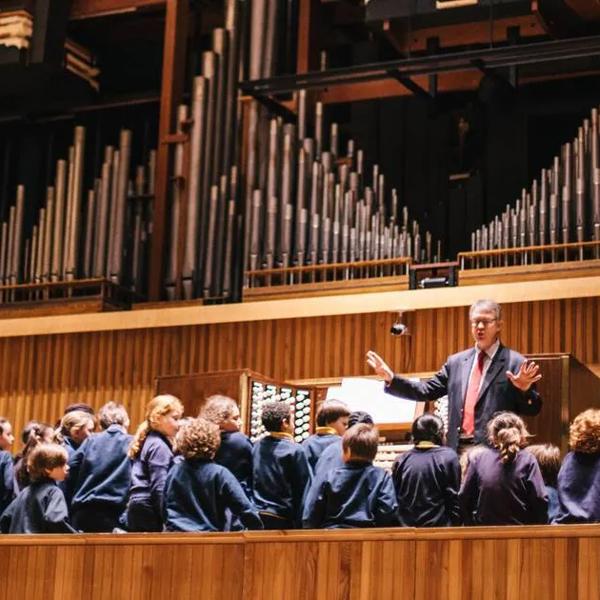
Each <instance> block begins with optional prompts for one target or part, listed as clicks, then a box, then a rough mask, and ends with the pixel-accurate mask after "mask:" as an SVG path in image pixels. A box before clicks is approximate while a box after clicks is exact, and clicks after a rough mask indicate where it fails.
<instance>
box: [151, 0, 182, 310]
mask: <svg viewBox="0 0 600 600" xmlns="http://www.w3.org/2000/svg"><path fill="white" fill-rule="evenodd" d="M189 18H190V17H189V6H188V0H168V1H167V13H166V16H165V37H164V49H163V67H162V90H161V97H160V119H159V124H158V141H159V143H158V149H157V153H156V190H155V196H154V207H153V208H154V214H153V230H152V240H151V244H150V269H149V282H148V297H149V299H150V300H160V298H161V290H162V283H163V268H164V264H165V260H164V259H165V256H166V248H165V243H166V230H167V219H168V210H167V209H168V199H169V166H170V162H171V154H172V152H171V145H170V143H169V142H170V140H171V136H172V134H173V131H174V125H175V117H176V114H177V106H178V105H179V103H180V102H181V98H182V96H183V84H184V73H185V64H186V60H185V59H186V46H187V26H188V21H189Z"/></svg>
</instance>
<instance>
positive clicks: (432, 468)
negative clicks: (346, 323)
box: [0, 395, 600, 533]
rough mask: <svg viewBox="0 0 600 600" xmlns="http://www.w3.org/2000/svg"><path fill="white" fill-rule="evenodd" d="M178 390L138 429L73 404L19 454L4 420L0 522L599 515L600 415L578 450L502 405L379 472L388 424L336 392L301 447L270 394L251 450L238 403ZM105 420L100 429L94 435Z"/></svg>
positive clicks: (289, 416)
mask: <svg viewBox="0 0 600 600" xmlns="http://www.w3.org/2000/svg"><path fill="white" fill-rule="evenodd" d="M182 416H183V406H182V404H181V402H180V401H179V400H178V399H177V398H176V397H174V396H171V395H160V396H157V397H155V398H153V399H152V400H151V401H150V402H149V404H148V406H147V411H146V415H145V417H146V418H145V420H144V421H143V422H142V424H141V425H140V426H139V428H138V429H137V431H136V433H135V435H134V436H130V435H129V434H128V433H127V430H128V427H129V417H128V415H127V412H126V410H125V408H124V407H123V406H121V405H118V404H116V403H114V402H109V403H108V404H106V405H105V406H103V407H102V408H101V409H100V411H99V412H98V414H97V415H94V414H93V410H92V409H91V408H90V407H88V406H86V405H73V406H71V407H68V408H67V410H66V411H65V415H64V416H63V418H62V420H61V423H60V425H59V427H58V429H57V430H56V431H54V430H53V429H52V428H50V427H49V426H47V425H44V424H42V423H37V422H31V423H29V424H28V425H27V426H26V427H25V429H24V431H23V436H22V441H23V444H24V447H23V451H22V452H21V453H20V454H19V455H18V456H16V457H13V456H12V455H11V454H10V452H9V450H10V448H11V446H12V444H13V442H14V436H13V434H12V428H11V425H10V423H9V422H8V421H7V420H6V419H3V418H0V530H1V531H2V532H4V533H60V532H78V531H82V532H111V531H114V530H117V531H122V530H123V531H135V532H141V531H164V530H166V531H235V530H241V529H263V528H264V529H293V528H301V527H304V528H355V527H378V526H379V527H382V526H396V525H401V526H409V527H433V526H437V527H440V526H456V525H462V524H466V525H470V524H475V525H502V524H536V523H590V522H599V521H600V410H594V409H590V410H587V411H585V412H583V413H581V414H580V415H578V416H577V417H576V419H575V420H574V422H573V423H572V425H571V429H570V445H571V452H569V454H567V456H566V457H565V459H564V460H563V461H562V465H561V460H560V452H559V449H558V448H556V447H554V446H551V445H535V446H528V445H527V442H528V437H529V434H528V433H527V430H526V428H525V425H524V423H523V421H522V419H521V418H520V417H518V416H517V415H515V414H513V413H508V412H504V413H499V414H497V415H495V416H494V417H493V418H492V419H491V421H490V422H489V423H488V445H487V446H477V447H474V448H471V449H470V450H469V451H468V452H464V453H463V454H462V455H461V457H460V460H459V457H458V455H457V453H456V452H454V451H453V450H452V449H450V448H448V447H445V446H444V428H443V423H442V421H441V419H440V418H439V417H437V416H435V415H432V414H425V415H422V416H421V417H419V418H418V419H417V420H416V421H415V422H414V424H413V427H412V437H413V442H414V447H413V448H412V449H411V450H409V451H408V452H406V453H403V454H401V455H400V456H398V457H397V458H396V461H395V463H394V465H393V468H392V472H391V474H390V473H388V472H387V471H386V470H384V469H382V468H380V467H377V466H374V465H373V461H374V459H375V456H376V453H377V449H378V444H379V433H378V431H377V428H376V427H375V425H374V424H373V419H372V418H371V416H370V415H369V414H368V413H365V412H352V413H351V412H350V411H349V410H348V408H347V407H346V405H345V404H343V403H341V402H338V401H335V400H330V401H327V402H325V403H323V404H322V405H321V407H320V409H319V411H318V413H317V417H316V421H317V428H316V432H315V434H314V435H312V436H311V437H309V438H308V439H307V440H305V441H304V442H303V443H302V444H297V443H296V442H295V441H294V438H293V435H292V432H293V430H294V422H293V412H292V409H291V407H290V405H289V404H287V403H286V402H267V403H265V404H264V405H263V407H262V423H263V425H264V427H265V429H266V431H267V434H266V435H265V436H264V437H263V438H261V439H260V440H259V441H258V442H256V443H255V444H254V445H253V444H252V443H251V442H250V440H249V439H248V437H247V436H246V435H244V434H243V433H242V432H241V431H240V428H241V423H240V412H239V408H238V406H237V404H236V402H235V401H234V400H233V399H231V398H228V397H225V396H211V397H210V398H208V399H207V401H206V403H205V405H204V407H203V410H202V412H201V415H200V416H199V417H197V418H182ZM96 420H97V422H98V424H99V426H100V428H101V432H100V433H93V431H94V428H95V425H96Z"/></svg>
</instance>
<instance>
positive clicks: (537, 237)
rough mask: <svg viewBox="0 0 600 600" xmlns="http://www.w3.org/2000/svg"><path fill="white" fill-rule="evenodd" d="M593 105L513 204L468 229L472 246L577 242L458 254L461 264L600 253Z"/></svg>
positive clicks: (495, 263)
mask: <svg viewBox="0 0 600 600" xmlns="http://www.w3.org/2000/svg"><path fill="white" fill-rule="evenodd" d="M598 110H599V109H598V108H593V109H592V111H591V114H590V116H589V118H586V119H584V120H583V123H582V124H581V126H580V127H579V128H578V131H577V136H576V137H575V138H574V139H573V141H571V142H567V143H565V144H563V145H562V148H561V152H560V155H557V156H555V157H554V159H553V162H552V165H551V166H549V167H548V168H546V169H542V172H541V174H540V177H539V178H538V179H535V180H534V181H533V183H532V185H531V187H530V189H523V190H522V193H521V197H520V198H518V199H517V200H516V202H515V203H514V206H510V205H507V206H506V209H505V210H504V212H502V214H500V215H496V216H495V217H494V219H493V220H492V221H491V222H490V223H488V224H487V225H483V226H482V227H480V228H479V229H477V230H476V231H474V232H473V233H472V234H471V251H472V252H481V251H488V250H510V249H517V248H524V247H532V246H546V245H550V246H552V245H557V244H571V243H577V244H580V245H578V246H577V247H575V248H574V249H573V250H571V249H570V248H569V247H567V248H559V249H553V248H549V249H548V250H547V251H545V250H540V251H533V250H532V251H522V252H514V253H511V252H502V253H496V254H492V255H482V256H478V257H472V260H471V262H470V263H466V262H465V259H464V258H463V261H462V262H463V265H462V266H463V267H465V266H466V267H476V268H477V267H479V268H483V267H494V266H510V265H526V264H531V263H532V262H537V263H542V262H556V261H563V260H573V259H575V260H583V259H584V258H589V257H593V258H600V244H591V246H592V248H591V251H589V250H588V249H587V248H586V245H585V243H584V242H600V163H599V156H598V145H599V142H600V140H599V131H598V126H599V124H598ZM582 243H583V244H582Z"/></svg>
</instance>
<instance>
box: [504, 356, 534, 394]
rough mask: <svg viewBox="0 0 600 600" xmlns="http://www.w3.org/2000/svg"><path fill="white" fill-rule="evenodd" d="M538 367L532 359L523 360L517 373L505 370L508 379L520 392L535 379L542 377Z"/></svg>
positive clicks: (524, 390) (527, 387) (528, 386)
mask: <svg viewBox="0 0 600 600" xmlns="http://www.w3.org/2000/svg"><path fill="white" fill-rule="evenodd" d="M539 371H540V368H539V366H538V365H536V364H535V363H534V362H533V361H528V360H524V361H523V362H522V363H521V366H520V367H519V370H518V371H517V373H516V374H515V373H512V372H511V371H506V377H507V378H508V380H509V381H510V382H511V383H512V384H513V385H514V386H515V387H516V388H518V389H519V390H521V391H522V392H526V391H527V390H528V389H529V388H530V387H531V386H532V385H533V384H534V383H535V382H536V381H539V380H540V379H541V378H542V374H541V373H540V372H539Z"/></svg>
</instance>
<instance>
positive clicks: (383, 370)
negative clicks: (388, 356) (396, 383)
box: [367, 350, 394, 383]
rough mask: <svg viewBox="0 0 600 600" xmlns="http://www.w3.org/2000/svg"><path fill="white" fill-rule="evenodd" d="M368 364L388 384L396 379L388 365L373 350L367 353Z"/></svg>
mask: <svg viewBox="0 0 600 600" xmlns="http://www.w3.org/2000/svg"><path fill="white" fill-rule="evenodd" d="M367 364H368V365H369V366H370V367H371V368H372V369H373V370H374V371H375V374H376V375H378V376H379V377H381V378H382V379H383V380H384V381H385V382H386V383H390V382H391V381H392V379H393V377H394V371H392V370H391V369H390V367H389V366H388V364H387V363H386V362H385V361H384V360H383V358H381V356H379V354H377V352H373V350H369V351H368V352H367Z"/></svg>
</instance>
